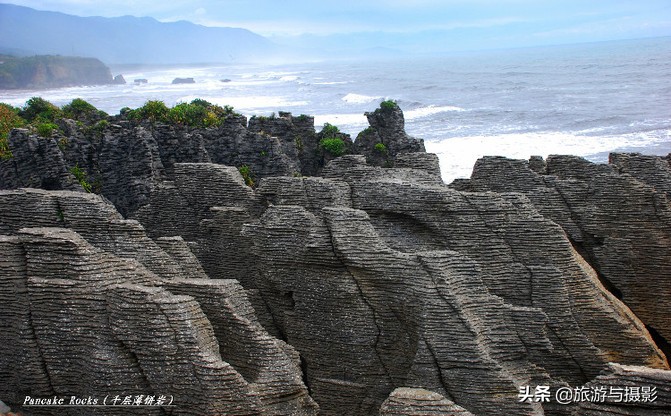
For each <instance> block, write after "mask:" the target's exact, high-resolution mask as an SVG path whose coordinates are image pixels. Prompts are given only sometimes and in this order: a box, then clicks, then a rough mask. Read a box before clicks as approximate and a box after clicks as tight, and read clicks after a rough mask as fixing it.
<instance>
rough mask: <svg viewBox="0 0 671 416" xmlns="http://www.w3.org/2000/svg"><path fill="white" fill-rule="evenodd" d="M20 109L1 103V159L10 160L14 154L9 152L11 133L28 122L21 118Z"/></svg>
mask: <svg viewBox="0 0 671 416" xmlns="http://www.w3.org/2000/svg"><path fill="white" fill-rule="evenodd" d="M19 111H20V109H18V108H16V107H12V106H11V105H9V104H5V103H0V159H3V160H5V159H9V158H11V157H12V152H11V151H10V150H9V142H8V141H7V138H8V137H9V132H10V131H12V129H14V128H17V127H23V126H24V125H25V124H26V121H25V120H24V119H22V118H21V117H20V116H19Z"/></svg>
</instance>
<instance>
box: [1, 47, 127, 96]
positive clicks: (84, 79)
mask: <svg viewBox="0 0 671 416" xmlns="http://www.w3.org/2000/svg"><path fill="white" fill-rule="evenodd" d="M115 83H125V81H123V77H121V76H117V77H112V73H111V72H110V69H109V68H108V67H107V66H105V64H103V63H102V62H101V61H99V60H98V59H95V58H82V57H74V56H53V55H52V56H49V55H41V56H31V57H26V58H18V57H13V56H6V55H0V89H17V88H23V89H26V88H57V87H68V86H74V85H104V84H115Z"/></svg>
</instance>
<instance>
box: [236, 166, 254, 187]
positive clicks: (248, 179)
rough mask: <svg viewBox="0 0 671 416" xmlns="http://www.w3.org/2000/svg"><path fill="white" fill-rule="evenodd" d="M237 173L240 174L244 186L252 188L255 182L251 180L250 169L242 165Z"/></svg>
mask: <svg viewBox="0 0 671 416" xmlns="http://www.w3.org/2000/svg"><path fill="white" fill-rule="evenodd" d="M238 172H240V175H242V179H244V181H245V184H246V185H247V186H249V187H250V188H253V187H254V185H255V182H254V178H253V173H252V169H251V168H250V167H249V166H247V165H242V166H240V167H239V168H238Z"/></svg>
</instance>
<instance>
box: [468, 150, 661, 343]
mask: <svg viewBox="0 0 671 416" xmlns="http://www.w3.org/2000/svg"><path fill="white" fill-rule="evenodd" d="M611 161H612V162H613V163H612V164H611V165H597V164H593V163H590V162H588V161H586V160H584V159H581V158H578V157H573V156H551V157H549V158H548V160H547V161H545V162H544V163H543V167H542V168H541V169H534V168H533V165H532V163H531V162H526V161H523V160H511V159H505V158H484V159H481V160H479V161H478V162H477V163H476V166H475V168H474V171H473V176H472V178H471V179H470V181H465V182H462V183H461V184H460V185H459V186H460V187H461V189H468V190H473V191H494V192H520V193H522V194H524V195H525V196H526V197H527V198H529V200H530V201H531V202H532V204H533V205H534V207H535V208H536V209H538V211H539V212H540V213H542V214H543V215H544V216H546V217H547V218H549V219H552V220H553V221H555V222H556V223H557V224H559V225H561V227H562V228H563V229H564V230H565V232H566V234H567V236H568V238H569V240H570V241H571V243H572V244H573V245H574V247H575V248H576V250H577V251H578V252H580V253H581V254H582V256H583V257H584V258H585V259H586V260H587V261H589V263H590V265H591V266H592V267H593V268H594V269H595V270H596V272H597V273H598V275H599V277H600V279H601V281H602V282H603V283H604V285H606V287H607V288H608V289H610V290H611V291H612V292H613V293H614V294H616V295H617V296H618V297H619V298H620V299H621V300H622V301H623V302H625V303H626V304H627V306H628V307H630V308H631V309H632V311H633V312H634V313H635V314H636V315H637V316H638V317H639V318H640V319H641V320H642V321H643V322H644V323H645V324H646V325H648V326H649V328H650V330H651V331H652V332H653V333H654V335H655V336H656V337H658V341H659V343H660V345H662V346H663V348H665V351H666V352H667V354H669V353H671V348H669V343H668V342H669V340H671V314H670V313H667V312H664V311H671V203H670V202H669V201H670V200H669V190H670V189H671V188H670V187H669V184H670V183H671V169H670V168H669V163H668V159H666V158H661V157H655V156H641V155H637V154H613V155H611Z"/></svg>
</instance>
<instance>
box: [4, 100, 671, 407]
mask: <svg viewBox="0 0 671 416" xmlns="http://www.w3.org/2000/svg"><path fill="white" fill-rule="evenodd" d="M388 107H389V106H388ZM368 117H369V121H370V123H371V127H370V128H369V129H367V131H366V132H365V133H362V134H360V135H359V138H358V139H357V141H355V142H354V143H353V144H352V145H351V146H350V152H349V153H348V154H345V155H344V156H341V157H335V158H332V157H326V155H325V154H324V153H320V152H321V150H320V149H319V147H318V143H319V134H318V133H315V131H314V128H313V127H311V126H309V125H308V124H307V123H308V122H311V121H310V120H308V121H306V120H305V119H304V118H294V117H293V116H291V115H290V114H288V113H281V115H280V117H277V118H274V119H264V120H255V121H251V120H250V122H249V124H248V125H246V124H245V123H244V122H243V120H240V119H232V120H229V124H227V125H224V126H222V127H219V128H216V129H195V130H188V129H187V130H180V129H179V128H175V127H171V126H166V125H158V126H148V125H147V126H141V125H140V126H139V125H132V123H128V124H117V125H116V127H111V129H112V130H110V131H108V132H105V133H104V134H103V136H98V138H97V139H96V140H93V141H90V142H88V143H86V142H85V140H84V139H85V138H84V137H83V136H82V134H83V133H82V132H80V131H77V130H76V129H73V130H72V132H71V133H72V136H71V137H70V140H68V143H69V144H68V146H70V147H67V146H66V147H64V148H61V147H63V146H60V147H59V146H58V144H57V143H56V142H55V140H54V139H53V138H52V139H38V138H36V137H32V136H30V134H29V133H28V132H27V131H22V130H15V131H14V132H13V133H12V135H11V138H10V145H11V146H12V148H13V149H12V151H13V154H14V158H13V159H12V160H8V161H3V162H0V169H1V170H0V185H2V187H3V188H5V189H4V190H2V191H0V212H2V216H0V245H1V246H2V253H3V255H2V257H0V263H1V264H0V379H1V380H3V383H0V400H2V401H3V402H4V403H6V404H7V405H8V406H9V407H11V408H12V409H13V410H14V411H17V410H20V411H22V412H25V414H35V415H85V414H110V415H114V414H128V413H131V412H132V413H134V414H135V413H137V414H147V415H153V414H156V415H162V414H168V415H317V414H320V415H463V416H467V415H475V416H485V415H529V416H531V415H538V416H540V415H561V416H564V415H566V416H569V415H570V416H573V415H616V414H617V415H622V414H624V415H664V414H670V413H671V383H670V381H671V371H670V370H669V364H668V360H667V356H668V351H669V349H668V347H669V344H668V340H669V339H671V338H669V333H670V332H671V323H670V322H669V320H668V318H669V315H670V314H669V311H670V310H671V308H670V306H671V305H670V303H669V298H668V295H669V293H671V288H670V287H669V285H671V280H669V279H670V278H671V270H670V268H671V258H670V257H669V256H670V254H669V253H671V250H670V249H671V247H670V246H669V244H670V242H671V204H670V203H669V191H670V190H671V188H670V187H669V184H671V169H670V168H669V159H668V158H660V157H647V156H641V155H633V154H620V155H612V160H611V164H610V165H595V164H592V163H589V162H587V161H585V160H583V159H579V158H574V157H566V156H554V157H550V158H548V160H547V161H546V160H542V159H539V158H532V159H531V160H530V161H514V160H509V159H503V158H485V159H482V160H480V161H479V162H478V163H477V165H476V167H475V169H474V173H473V176H472V178H471V179H469V180H462V181H458V182H455V183H453V184H451V185H450V186H448V185H445V184H444V183H443V182H442V180H441V178H440V175H439V169H438V161H437V158H436V157H435V155H430V154H427V153H425V152H424V149H423V145H422V143H421V141H419V140H416V139H414V138H411V137H409V136H408V135H407V134H406V133H405V131H404V130H403V122H402V121H403V118H402V113H401V112H400V109H398V108H397V107H396V108H391V107H389V108H386V109H385V108H380V109H378V110H376V111H375V112H374V113H369V114H368ZM297 137H299V138H300V139H301V140H297V139H296V138H297ZM262 138H263V140H261V139H262ZM257 139H259V140H258V141H257ZM360 139H363V141H362V142H360V143H357V142H358V141H359V140H360ZM245 140H247V141H245ZM366 140H369V141H368V142H366ZM375 143H384V144H385V148H386V149H387V151H388V153H387V155H386V156H385V157H386V158H387V159H386V160H385V161H384V163H380V160H379V159H377V158H376V157H374V153H372V151H371V150H370V149H374V147H372V145H373V144H375ZM299 144H300V146H299ZM258 146H269V147H267V149H268V150H271V151H272V152H267V153H266V156H261V155H260V154H259V149H260V147H258ZM378 148H380V147H379V146H378ZM30 149H42V150H41V151H32V152H31V151H30ZM86 155H92V156H90V157H85V156H86ZM268 157H269V158H270V159H272V161H273V162H272V163H270V162H268V161H267V160H265V158H268ZM257 158H258V159H257ZM84 159H86V160H88V161H89V162H90V166H93V167H95V168H96V169H99V172H100V173H101V175H102V176H104V181H103V185H102V186H101V188H100V190H99V192H100V194H101V195H95V194H91V193H86V192H83V191H82V189H79V188H78V183H77V181H76V180H73V179H72V178H71V177H70V176H69V173H68V172H69V171H68V166H69V164H70V163H72V161H74V160H79V161H82V165H80V166H84V164H83V163H84V162H83V160H84ZM241 163H244V164H245V165H246V166H253V167H254V169H255V171H256V172H257V176H256V177H255V178H254V184H253V185H254V186H253V187H250V186H249V185H250V183H249V181H248V179H249V178H246V177H243V174H241V170H239V169H238V167H239V166H240V164H241ZM308 172H309V173H308ZM297 173H298V174H297ZM301 173H303V175H301ZM308 174H309V175H310V176H307V175H308ZM317 174H318V175H317ZM26 186H29V187H31V188H26ZM40 187H41V188H48V189H34V188H40ZM560 392H563V393H566V392H570V393H571V398H570V399H566V396H565V395H560V394H559V393H560ZM618 393H619V394H620V396H617V394H618ZM161 395H163V396H166V397H168V398H169V401H170V404H169V405H166V404H165V403H163V406H147V407H143V408H136V409H128V408H124V407H115V406H108V407H97V408H86V407H76V406H75V407H54V406H52V407H48V406H47V407H31V406H29V405H26V403H27V402H26V400H27V399H26V398H27V397H29V398H53V397H66V398H68V400H70V399H69V397H72V396H75V397H91V398H92V399H93V398H95V399H98V400H100V401H101V402H102V401H103V400H104V399H105V398H106V397H112V398H114V397H115V396H120V397H121V398H123V397H125V396H130V397H135V398H136V397H140V396H142V397H147V396H152V397H159V396H161ZM618 398H619V400H618Z"/></svg>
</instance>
